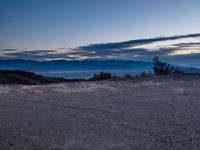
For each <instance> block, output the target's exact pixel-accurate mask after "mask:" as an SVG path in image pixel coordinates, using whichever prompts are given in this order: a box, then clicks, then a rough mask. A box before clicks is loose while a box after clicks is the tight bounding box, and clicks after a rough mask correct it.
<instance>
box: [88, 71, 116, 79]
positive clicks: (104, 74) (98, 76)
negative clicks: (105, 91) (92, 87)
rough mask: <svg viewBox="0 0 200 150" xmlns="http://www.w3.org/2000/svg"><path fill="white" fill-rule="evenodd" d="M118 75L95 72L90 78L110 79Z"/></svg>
mask: <svg viewBox="0 0 200 150" xmlns="http://www.w3.org/2000/svg"><path fill="white" fill-rule="evenodd" d="M116 78H117V77H116V76H115V75H113V74H112V73H109V72H108V73H106V72H100V73H99V74H94V76H93V77H92V78H90V79H89V80H92V81H97V80H108V79H116Z"/></svg>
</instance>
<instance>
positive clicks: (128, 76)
mask: <svg viewBox="0 0 200 150" xmlns="http://www.w3.org/2000/svg"><path fill="white" fill-rule="evenodd" d="M124 78H125V79H132V78H133V76H132V75H130V74H129V73H127V74H125V75H124Z"/></svg>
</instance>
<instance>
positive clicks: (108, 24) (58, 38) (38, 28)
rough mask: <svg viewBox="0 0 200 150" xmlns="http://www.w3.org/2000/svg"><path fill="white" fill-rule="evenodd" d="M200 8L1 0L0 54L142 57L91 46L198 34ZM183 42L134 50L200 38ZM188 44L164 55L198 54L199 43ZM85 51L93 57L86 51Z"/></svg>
mask: <svg viewBox="0 0 200 150" xmlns="http://www.w3.org/2000/svg"><path fill="white" fill-rule="evenodd" d="M199 8H200V1H199V0H0V58H3V57H5V55H6V54H9V56H10V57H11V56H12V57H14V58H15V54H16V58H25V57H26V58H30V59H31V58H32V59H33V57H34V56H33V55H31V54H33V53H34V54H35V53H37V54H36V55H37V56H40V57H39V58H40V59H42V56H45V53H46V55H48V56H49V55H50V54H51V55H53V54H54V56H51V57H50V58H52V59H63V55H65V56H66V55H67V56H66V57H64V58H65V59H69V58H70V59H77V58H78V59H87V58H90V56H91V55H92V56H93V57H92V58H96V59H98V58H104V59H112V58H113V59H122V56H123V58H124V59H132V58H139V57H137V56H139V55H140V53H137V54H134V55H131V56H132V57H126V56H129V52H127V53H126V54H124V53H122V54H121V53H119V52H118V53H115V54H113V53H114V52H113V51H109V50H110V49H109V50H107V49H104V53H103V52H102V51H103V50H102V49H101V50H99V51H101V52H100V53H99V51H98V52H97V51H96V50H97V49H98V47H97V49H96V48H95V47H93V48H94V49H93V50H91V49H90V44H96V43H119V42H122V41H129V40H135V39H149V38H155V37H163V36H167V37H173V36H174V35H187V34H196V33H200V29H199V27H200V9H199ZM179 40H180V41H179V42H178V41H174V42H175V43H174V42H172V43H170V42H171V41H166V40H164V41H163V42H164V43H163V42H162V41H159V42H161V43H159V42H156V43H155V42H154V43H151V44H150V43H148V44H150V45H148V44H145V45H144V44H141V45H137V47H136V46H135V45H133V46H132V48H133V49H134V50H136V51H137V50H138V49H140V51H141V49H143V50H144V49H148V50H149V51H151V52H152V49H153V51H157V52H158V53H157V54H159V51H161V49H162V50H163V49H164V50H165V49H166V48H168V49H169V48H172V47H173V46H174V44H178V43H179V44H180V43H182V44H184V43H185V41H186V43H193V44H194V42H196V43H199V42H200V40H199V37H195V38H194V37H187V38H183V39H182V38H181V39H179ZM166 42H167V43H166ZM152 44H153V45H152ZM163 45H164V47H163ZM130 46H131V45H129V49H130ZM193 46H194V45H193ZM83 47H84V49H80V48H83ZM86 47H87V48H88V49H87V48H86ZM155 47H157V48H155ZM158 47H159V48H158ZM186 47H187V48H186V49H183V47H181V49H179V48H177V47H176V48H177V49H176V51H170V52H169V53H167V54H166V55H167V56H174V55H180V54H181V55H184V56H186V55H187V54H189V55H191V54H192V55H194V54H197V55H198V54H199V53H200V52H199V50H198V48H199V44H196V45H195V48H194V47H191V45H190V46H189V45H187V46H186ZM111 49H112V48H111ZM51 50H53V51H51ZM120 50H121V51H122V49H120ZM120 50H119V49H118V51H120ZM84 51H89V53H90V55H82V54H83V52H84ZM142 52H143V51H141V53H142ZM102 53H103V54H102ZM105 53H106V55H105ZM94 54H96V55H94ZM97 54H98V55H97ZM120 54H121V55H120ZM142 54H143V53H142ZM102 55H103V56H105V57H103V56H102ZM149 55H150V54H149ZM151 55H152V54H151ZM151 55H150V56H151ZM197 55H195V57H197V58H199V57H198V56H197ZM7 56H8V55H7ZM19 56H21V57H19ZM61 56H62V57H61ZM147 57H148V54H146V56H145V59H146V58H147ZM141 58H144V57H141ZM37 59H38V58H37Z"/></svg>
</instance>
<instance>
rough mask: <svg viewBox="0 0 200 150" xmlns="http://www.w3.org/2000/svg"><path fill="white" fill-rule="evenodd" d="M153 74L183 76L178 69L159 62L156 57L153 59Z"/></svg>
mask: <svg viewBox="0 0 200 150" xmlns="http://www.w3.org/2000/svg"><path fill="white" fill-rule="evenodd" d="M153 72H154V73H155V74H156V75H175V74H184V72H183V71H181V70H180V69H179V68H178V67H174V66H172V65H171V64H168V63H165V62H161V61H160V60H159V58H158V56H157V57H154V58H153Z"/></svg>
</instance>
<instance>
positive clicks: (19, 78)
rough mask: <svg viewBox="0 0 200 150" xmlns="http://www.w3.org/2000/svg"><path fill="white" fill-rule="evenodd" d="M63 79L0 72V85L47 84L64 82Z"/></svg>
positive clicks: (20, 72) (29, 73)
mask: <svg viewBox="0 0 200 150" xmlns="http://www.w3.org/2000/svg"><path fill="white" fill-rule="evenodd" d="M66 81H68V80H66V79H63V78H51V77H44V76H42V75H37V74H35V73H32V72H26V71H19V70H16V71H4V70H0V84H47V83H58V82H66Z"/></svg>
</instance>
